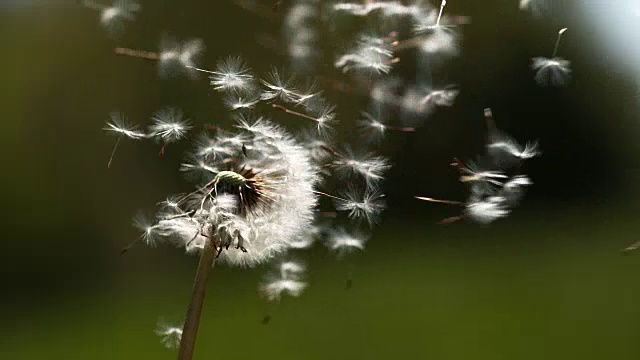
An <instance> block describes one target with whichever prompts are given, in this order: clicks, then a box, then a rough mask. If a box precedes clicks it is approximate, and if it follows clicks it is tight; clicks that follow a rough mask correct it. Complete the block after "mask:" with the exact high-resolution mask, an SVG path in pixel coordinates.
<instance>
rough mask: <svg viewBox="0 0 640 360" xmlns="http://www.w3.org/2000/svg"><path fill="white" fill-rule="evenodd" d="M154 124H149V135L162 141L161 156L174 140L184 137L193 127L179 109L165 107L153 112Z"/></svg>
mask: <svg viewBox="0 0 640 360" xmlns="http://www.w3.org/2000/svg"><path fill="white" fill-rule="evenodd" d="M152 120H153V125H151V126H149V135H148V136H149V137H152V138H154V139H156V140H157V141H158V142H161V143H162V147H161V148H160V156H161V157H162V156H163V155H164V151H165V149H166V147H167V145H169V144H170V143H172V142H176V141H178V140H180V139H182V138H183V137H184V136H185V135H186V134H187V132H188V131H189V130H190V129H191V125H189V120H188V119H186V118H185V117H184V114H183V113H182V111H180V110H179V109H175V108H164V109H162V110H159V111H157V112H156V113H155V114H153V117H152Z"/></svg>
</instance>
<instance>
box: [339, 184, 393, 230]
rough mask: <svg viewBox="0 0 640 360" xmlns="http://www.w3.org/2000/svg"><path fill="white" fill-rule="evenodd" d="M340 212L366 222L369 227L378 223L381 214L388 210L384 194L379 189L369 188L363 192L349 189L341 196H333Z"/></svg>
mask: <svg viewBox="0 0 640 360" xmlns="http://www.w3.org/2000/svg"><path fill="white" fill-rule="evenodd" d="M332 198H333V200H334V205H335V207H336V210H338V211H347V212H348V216H349V218H351V219H354V220H366V222H367V223H368V224H369V226H372V225H373V224H376V223H378V221H379V220H380V214H381V213H382V211H384V209H385V208H386V204H385V201H384V194H382V193H381V192H380V190H379V189H378V188H377V187H367V189H366V190H364V191H362V190H360V189H358V188H356V187H353V186H351V187H349V188H348V189H347V190H346V191H344V192H343V193H341V195H340V196H333V197H332Z"/></svg>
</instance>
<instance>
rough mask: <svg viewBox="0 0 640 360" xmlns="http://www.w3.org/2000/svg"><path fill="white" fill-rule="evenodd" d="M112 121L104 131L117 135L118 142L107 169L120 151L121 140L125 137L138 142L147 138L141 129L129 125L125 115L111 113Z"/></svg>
mask: <svg viewBox="0 0 640 360" xmlns="http://www.w3.org/2000/svg"><path fill="white" fill-rule="evenodd" d="M110 116H111V121H110V122H107V127H105V128H104V129H103V130H105V131H109V132H111V133H113V134H115V135H116V136H117V137H118V139H117V140H116V143H115V145H114V146H113V150H112V151H111V156H110V157H109V162H108V163H107V167H111V162H112V161H113V156H114V155H115V154H116V150H117V149H118V145H119V144H120V140H121V139H122V138H123V137H126V138H129V139H133V140H138V139H142V138H145V137H146V136H147V135H146V134H145V133H143V132H141V131H140V130H139V128H138V127H137V126H135V125H131V124H128V123H127V119H126V117H125V116H124V114H122V113H119V112H113V113H111V115H110Z"/></svg>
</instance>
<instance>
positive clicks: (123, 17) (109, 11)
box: [84, 0, 141, 35]
mask: <svg viewBox="0 0 640 360" xmlns="http://www.w3.org/2000/svg"><path fill="white" fill-rule="evenodd" d="M84 6H86V7H88V8H90V9H94V10H98V11H100V24H101V25H102V26H103V27H104V28H105V29H106V30H107V31H108V32H109V33H111V34H112V35H115V34H118V33H120V32H122V30H124V27H125V25H126V23H127V22H132V21H134V20H135V17H136V13H137V12H138V11H140V9H141V7H140V3H138V1H136V0H115V1H114V2H113V4H112V5H111V6H107V5H103V4H98V3H96V2H94V1H91V0H84Z"/></svg>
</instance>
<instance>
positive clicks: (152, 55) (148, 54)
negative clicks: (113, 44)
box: [114, 47, 160, 60]
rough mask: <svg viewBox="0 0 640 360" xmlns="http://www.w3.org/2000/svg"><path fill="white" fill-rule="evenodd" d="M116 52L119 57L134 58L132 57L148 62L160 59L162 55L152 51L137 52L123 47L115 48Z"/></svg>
mask: <svg viewBox="0 0 640 360" xmlns="http://www.w3.org/2000/svg"><path fill="white" fill-rule="evenodd" d="M114 51H115V53H116V54H118V55H125V56H132V57H137V58H141V59H147V60H159V59H160V54H158V53H156V52H152V51H144V50H136V49H129V48H121V47H118V48H115V49H114Z"/></svg>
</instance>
